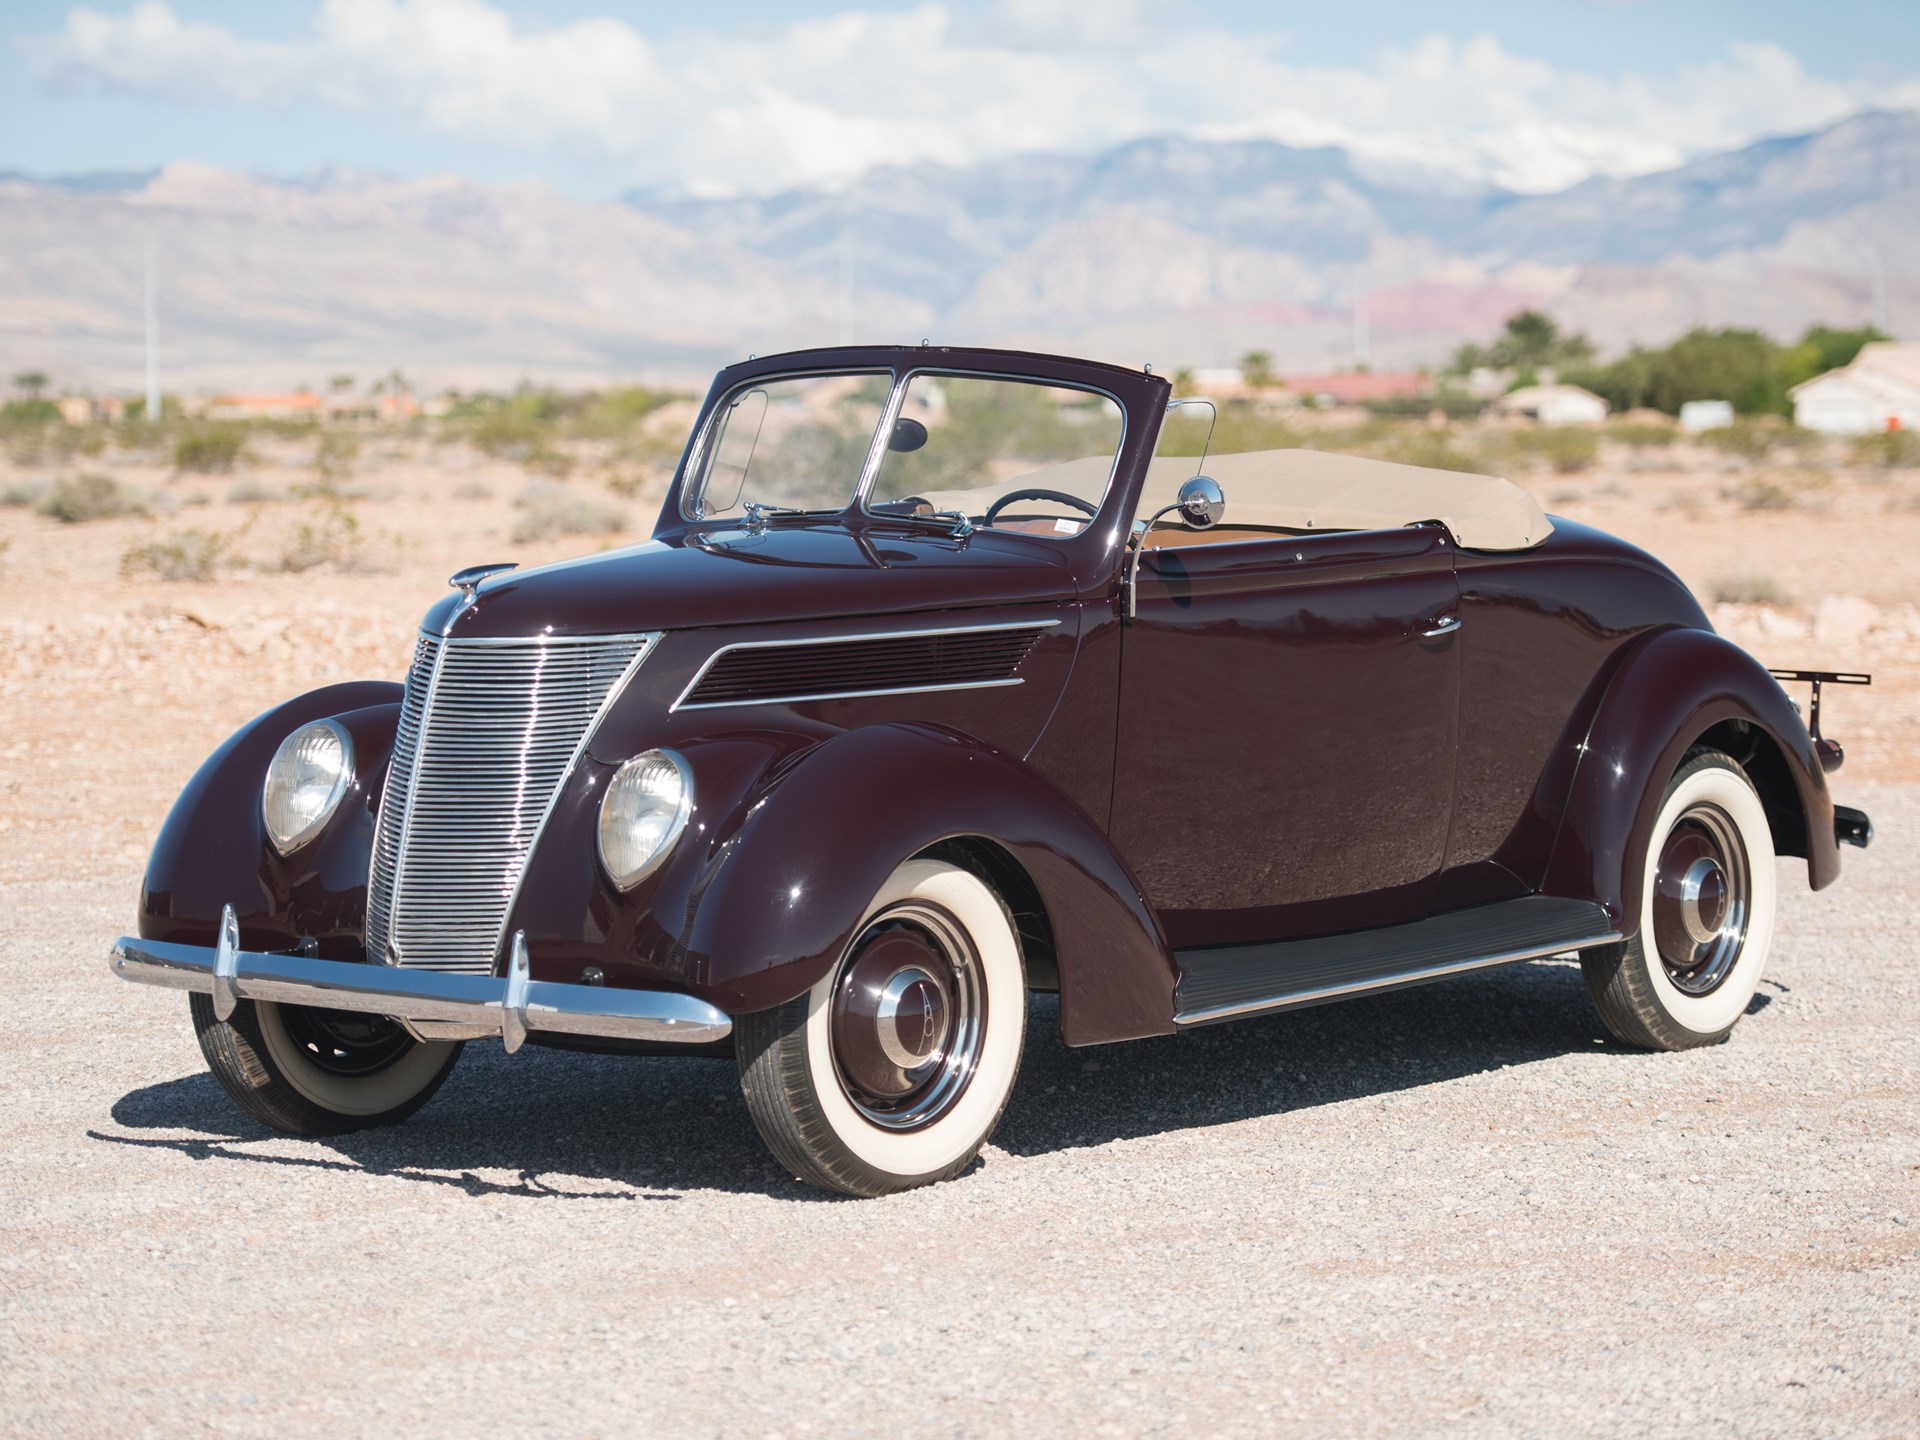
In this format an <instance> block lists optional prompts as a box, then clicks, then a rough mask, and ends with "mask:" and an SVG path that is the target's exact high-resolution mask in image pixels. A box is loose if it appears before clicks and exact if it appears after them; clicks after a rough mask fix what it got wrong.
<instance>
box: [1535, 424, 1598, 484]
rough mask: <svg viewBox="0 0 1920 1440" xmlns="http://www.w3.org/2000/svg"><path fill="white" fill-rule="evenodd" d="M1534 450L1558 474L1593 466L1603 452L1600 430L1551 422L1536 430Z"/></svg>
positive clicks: (1570, 473)
mask: <svg viewBox="0 0 1920 1440" xmlns="http://www.w3.org/2000/svg"><path fill="white" fill-rule="evenodd" d="M1531 440H1532V446H1531V448H1532V450H1533V452H1534V453H1535V454H1536V455H1538V456H1539V457H1540V458H1541V459H1542V460H1544V461H1546V463H1547V464H1548V465H1550V466H1552V467H1553V472H1554V473H1555V474H1556V475H1577V474H1579V473H1580V472H1581V471H1582V470H1587V469H1591V468H1592V466H1593V462H1594V461H1595V460H1597V459H1598V458H1599V456H1600V434H1599V432H1598V431H1595V430H1586V429H1582V428H1580V427H1579V426H1576V425H1549V426H1547V427H1546V428H1544V429H1541V430H1535V431H1534V432H1533V433H1532V436H1531Z"/></svg>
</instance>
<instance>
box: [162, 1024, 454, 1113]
mask: <svg viewBox="0 0 1920 1440" xmlns="http://www.w3.org/2000/svg"><path fill="white" fill-rule="evenodd" d="M188 998H189V1000H190V1002H191V1006H192V1011H193V1029H194V1034H195V1035H197V1036H198V1037H199V1040H200V1053H201V1054H203V1055H205V1056H206V1057H207V1068H208V1069H210V1070H212V1071H213V1078H214V1079H216V1080H218V1081H219V1082H220V1088H221V1089H223V1090H225V1091H226V1092H227V1094H229V1095H231V1096H232V1097H233V1100H234V1103H235V1104H237V1105H238V1106H239V1107H240V1108H241V1109H242V1110H244V1111H246V1112H247V1114H249V1115H251V1116H252V1117H253V1118H254V1119H256V1120H258V1121H259V1122H260V1123H261V1124H263V1125H266V1126H269V1127H270V1128H272V1129H274V1130H278V1131H280V1132H281V1133H282V1134H286V1135H344V1134H346V1133H347V1132H348V1131H352V1130H366V1129H370V1128H372V1127H374V1126H378V1125H397V1124H398V1123H399V1122H400V1121H402V1120H404V1119H406V1118H407V1117H408V1116H409V1115H411V1114H413V1112H414V1111H416V1110H418V1109H419V1108H420V1107H421V1106H422V1105H424V1104H426V1103H427V1101H429V1100H431V1099H432V1098H433V1095H434V1092H435V1091H437V1090H438V1089H439V1088H440V1086H441V1085H442V1084H443V1083H445V1081H446V1078H447V1076H448V1074H449V1073H450V1072H451V1071H452V1070H453V1064H454V1061H456V1060H458V1059H459V1058H460V1042H459V1041H443V1040H435V1041H420V1040H415V1039H414V1038H413V1037H412V1036H411V1035H409V1034H407V1032H406V1031H405V1030H402V1029H401V1028H400V1027H399V1025H397V1024H396V1023H395V1022H393V1021H391V1020H387V1019H385V1018H384V1017H381V1016H376V1015H354V1014H350V1013H348V1012H346V1011H340V1010H314V1009H309V1008H308V1007H306V1006H302V1005H269V1004H266V1003H264V1002H263V1003H259V1004H256V1003H255V1002H253V1001H251V1000H242V1001H241V1002H240V1003H239V1004H238V1005H236V1006H235V1007H234V1011H233V1014H232V1015H231V1016H230V1017H229V1018H228V1019H226V1020H219V1019H216V1018H215V1016H214V1013H213V997H212V996H210V995H199V994H195V995H192V996H189V997H188Z"/></svg>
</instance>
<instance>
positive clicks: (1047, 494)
mask: <svg viewBox="0 0 1920 1440" xmlns="http://www.w3.org/2000/svg"><path fill="white" fill-rule="evenodd" d="M1016 500H1058V501H1059V502H1060V503H1061V504H1062V505H1071V506H1073V508H1074V509H1076V510H1084V511H1086V512H1087V518H1088V519H1089V520H1091V519H1092V518H1093V517H1094V516H1096V515H1098V514H1099V513H1100V507H1099V506H1098V505H1095V504H1094V503H1093V502H1092V501H1090V500H1082V499H1081V498H1080V497H1079V496H1078V495H1068V494H1066V493H1064V492H1063V491H1059V490H1037V489H1036V490H1014V491H1011V492H1009V493H1008V494H1005V495H1002V496H1001V497H1000V498H999V499H998V500H996V501H994V502H993V504H991V505H989V506H988V507H987V518H986V519H985V520H984V521H982V522H981V523H982V524H985V525H991V524H993V520H994V517H995V516H996V515H998V514H999V513H1000V512H1001V511H1002V510H1004V509H1006V508H1007V506H1009V505H1011V504H1013V502H1014V501H1016Z"/></svg>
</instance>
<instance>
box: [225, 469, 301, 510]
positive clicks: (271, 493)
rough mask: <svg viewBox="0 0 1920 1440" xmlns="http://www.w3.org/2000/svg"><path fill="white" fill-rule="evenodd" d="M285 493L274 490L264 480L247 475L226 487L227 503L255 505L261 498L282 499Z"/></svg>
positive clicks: (285, 496) (284, 497)
mask: <svg viewBox="0 0 1920 1440" xmlns="http://www.w3.org/2000/svg"><path fill="white" fill-rule="evenodd" d="M286 498H287V493H286V491H284V490H276V489H274V488H273V487H272V486H271V485H269V484H267V483H266V482H265V481H263V480H260V479H258V478H256V477H255V476H252V475H248V476H245V477H243V478H242V479H239V480H236V481H234V482H233V484H231V485H229V486H228V487H227V503H228V504H229V505H257V504H259V503H260V502H261V501H263V500H284V499H286Z"/></svg>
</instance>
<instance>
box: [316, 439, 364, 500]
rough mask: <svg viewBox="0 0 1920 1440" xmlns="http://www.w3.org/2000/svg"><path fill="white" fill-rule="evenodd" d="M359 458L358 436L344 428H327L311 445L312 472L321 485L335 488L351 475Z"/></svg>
mask: <svg viewBox="0 0 1920 1440" xmlns="http://www.w3.org/2000/svg"><path fill="white" fill-rule="evenodd" d="M359 458H360V440H359V437H357V436H355V435H353V434H350V433H349V432H347V431H345V430H327V431H324V432H322V434H321V436H320V439H319V441H318V442H317V443H316V444H315V445H314V447H313V473H314V474H315V475H316V476H318V477H319V479H320V482H321V484H322V485H325V486H328V487H330V488H336V489H337V488H338V487H339V486H340V484H341V483H342V482H343V481H345V480H347V479H349V478H350V477H351V476H352V475H353V467H354V464H355V462H356V461H358V460H359Z"/></svg>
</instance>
